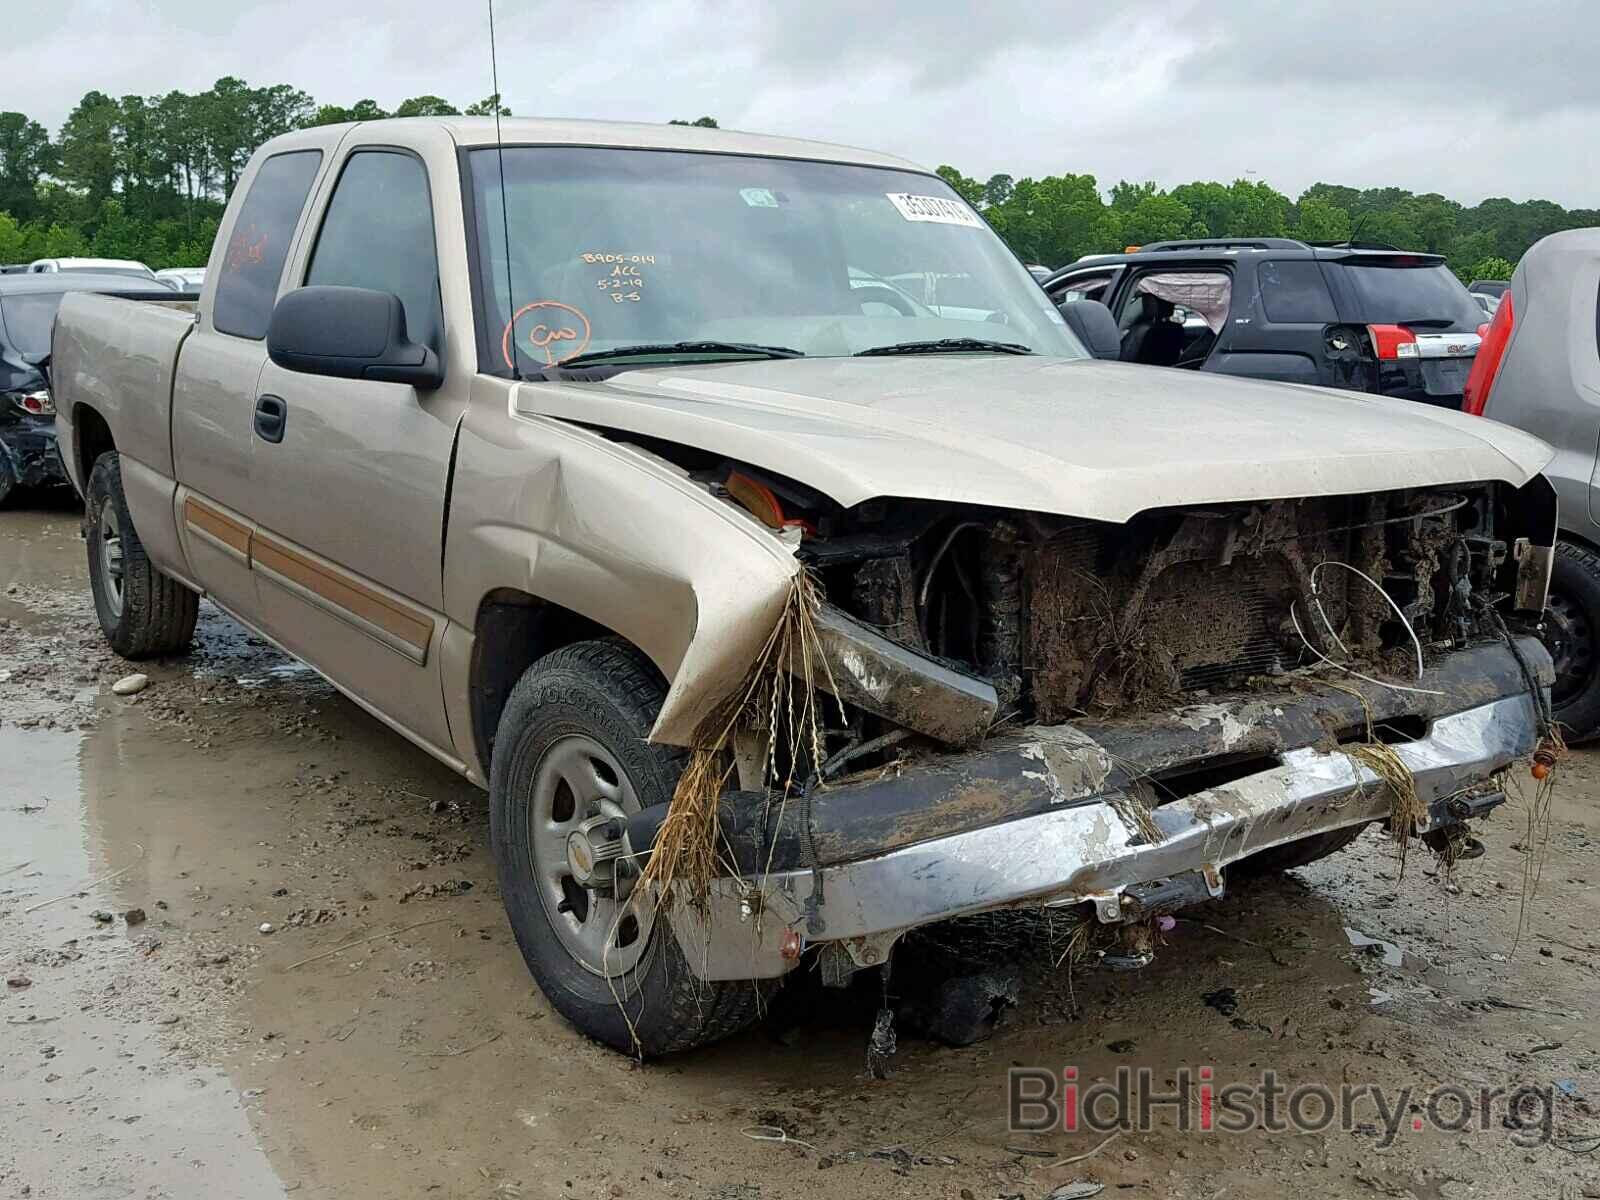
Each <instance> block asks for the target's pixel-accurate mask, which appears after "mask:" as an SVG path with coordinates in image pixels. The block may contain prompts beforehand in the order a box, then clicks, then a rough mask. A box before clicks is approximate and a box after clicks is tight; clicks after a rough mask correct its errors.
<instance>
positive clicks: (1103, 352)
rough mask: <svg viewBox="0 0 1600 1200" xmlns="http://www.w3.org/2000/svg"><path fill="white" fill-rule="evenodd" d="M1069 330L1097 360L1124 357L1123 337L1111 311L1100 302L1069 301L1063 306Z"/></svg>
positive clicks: (1062, 311) (1062, 313)
mask: <svg viewBox="0 0 1600 1200" xmlns="http://www.w3.org/2000/svg"><path fill="white" fill-rule="evenodd" d="M1060 307H1061V316H1062V317H1063V318H1064V319H1065V320H1066V322H1067V328H1068V329H1070V330H1072V332H1073V333H1075V334H1077V335H1078V340H1079V341H1080V342H1082V343H1083V345H1084V348H1085V349H1087V350H1088V351H1089V353H1090V354H1092V355H1094V356H1095V357H1096V358H1110V359H1116V358H1120V357H1122V335H1121V334H1120V333H1119V332H1117V320H1116V318H1115V317H1113V316H1112V315H1111V310H1110V309H1109V308H1107V307H1106V306H1105V305H1104V304H1101V303H1100V301H1098V300H1068V301H1067V302H1066V303H1065V304H1063V305H1061V306H1060Z"/></svg>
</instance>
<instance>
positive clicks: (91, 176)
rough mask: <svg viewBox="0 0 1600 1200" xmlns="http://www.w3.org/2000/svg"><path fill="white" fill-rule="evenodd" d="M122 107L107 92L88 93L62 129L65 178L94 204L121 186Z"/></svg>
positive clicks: (61, 150)
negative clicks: (119, 159) (119, 183)
mask: <svg viewBox="0 0 1600 1200" xmlns="http://www.w3.org/2000/svg"><path fill="white" fill-rule="evenodd" d="M121 120H122V108H121V106H120V105H119V104H118V103H117V102H116V101H115V100H113V99H112V98H111V97H110V96H108V95H106V94H105V93H104V92H87V93H85V94H84V97H83V99H82V100H79V101H78V104H77V107H76V108H74V109H73V110H72V111H71V112H70V113H69V114H67V120H66V123H65V124H64V125H62V127H61V140H60V157H61V166H60V171H61V176H62V178H63V179H65V180H66V181H67V182H68V183H70V184H72V185H73V186H74V187H77V188H79V189H81V190H82V191H83V192H85V193H87V195H88V196H89V199H90V201H91V202H92V203H94V204H99V203H100V201H102V200H104V199H107V198H108V197H109V196H110V195H111V193H112V192H113V191H114V190H115V189H116V185H117V174H118V172H117V155H118V152H119V150H120V147H119V146H118V140H119V138H118V135H119V133H120V126H121Z"/></svg>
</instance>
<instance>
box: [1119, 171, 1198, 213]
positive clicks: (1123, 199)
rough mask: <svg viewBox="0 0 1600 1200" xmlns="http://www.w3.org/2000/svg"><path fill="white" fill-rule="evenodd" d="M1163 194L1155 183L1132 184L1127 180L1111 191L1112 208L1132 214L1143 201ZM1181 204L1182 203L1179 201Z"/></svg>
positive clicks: (1121, 181) (1120, 182) (1120, 181)
mask: <svg viewBox="0 0 1600 1200" xmlns="http://www.w3.org/2000/svg"><path fill="white" fill-rule="evenodd" d="M1159 194H1161V188H1160V187H1159V186H1157V185H1156V184H1155V183H1153V182H1146V183H1130V182H1128V181H1127V180H1126V179H1122V180H1119V181H1118V182H1117V183H1116V185H1115V186H1113V187H1112V189H1111V207H1112V208H1114V209H1116V210H1117V211H1118V212H1132V211H1133V210H1134V209H1136V208H1138V207H1139V202H1140V201H1141V200H1148V199H1149V198H1150V197H1152V196H1156V195H1159ZM1179 203H1180V204H1181V203H1182V201H1179Z"/></svg>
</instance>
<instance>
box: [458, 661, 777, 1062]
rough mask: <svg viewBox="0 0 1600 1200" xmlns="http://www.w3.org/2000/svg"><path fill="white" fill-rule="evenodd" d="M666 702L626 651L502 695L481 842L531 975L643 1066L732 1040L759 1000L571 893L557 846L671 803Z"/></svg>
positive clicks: (646, 926)
mask: <svg viewBox="0 0 1600 1200" xmlns="http://www.w3.org/2000/svg"><path fill="white" fill-rule="evenodd" d="M665 696H666V682H665V681H664V680H663V679H662V678H661V674H660V672H659V671H657V670H656V668H655V666H654V665H653V664H652V663H651V662H650V660H649V659H648V658H646V657H645V656H644V654H642V653H641V652H640V651H638V650H636V649H634V648H633V647H632V646H628V645H626V644H624V643H622V642H619V641H590V642H578V643H576V644H574V645H571V646H566V647H564V648H562V649H560V650H557V651H554V652H553V653H551V654H549V655H546V656H545V657H544V658H542V659H540V660H539V661H538V662H536V663H534V664H533V666H531V667H529V668H528V670H527V671H526V672H525V673H524V674H523V676H522V678H521V680H519V681H518V683H517V686H516V687H515V688H513V689H512V692H511V695H510V697H509V698H508V699H507V701H506V707H505V711H504V713H503V714H502V715H501V718H500V726H499V731H498V733H497V734H496V736H495V742H494V754H493V761H492V763H491V766H490V772H489V775H490V780H489V833H490V841H491V843H492V846H493V849H494V855H495V861H496V864H497V866H498V868H499V875H500V891H501V895H502V897H503V898H504V901H505V906H506V914H507V916H508V917H509V918H510V920H511V928H512V932H513V933H514V934H515V935H516V939H517V945H518V946H519V947H520V948H521V950H522V957H523V959H524V961H526V962H527V964H528V970H529V971H531V972H532V973H533V977H534V979H535V980H536V981H537V983H538V984H539V987H540V989H541V990H542V991H543V992H544V994H545V996H546V997H547V998H548V999H549V1000H550V1003H551V1004H553V1005H554V1006H555V1007H556V1009H557V1010H558V1011H559V1012H560V1013H561V1015H562V1016H564V1017H566V1019H567V1020H568V1021H570V1022H572V1024H573V1025H575V1026H577V1028H578V1030H579V1031H580V1032H582V1033H584V1034H586V1035H587V1036H589V1037H591V1038H593V1039H594V1040H595V1041H597V1042H603V1043H605V1044H606V1045H607V1046H610V1047H612V1048H613V1049H615V1050H620V1051H622V1052H624V1053H627V1054H637V1055H639V1056H640V1057H649V1056H653V1055H658V1054H669V1053H672V1052H674V1051H678V1050H688V1049H691V1048H693V1047H695V1046H702V1045H705V1044H706V1043H708V1042H713V1041H716V1040H718V1039H719V1038H724V1037H727V1036H728V1035H729V1034H732V1033H736V1032H738V1031H739V1030H741V1029H743V1028H745V1027H746V1026H747V1025H749V1024H751V1023H752V1022H753V1021H755V1019H756V1018H757V1016H759V1015H760V1010H761V1001H762V998H763V995H764V991H765V990H766V989H765V988H764V986H763V983H758V982H751V981H733V982H704V981H702V980H700V979H699V978H698V977H697V976H696V975H695V974H694V972H693V971H692V970H691V969H690V967H689V964H688V961H687V960H686V959H685V958H684V954H683V951H682V950H681V949H680V948H679V946H678V940H677V938H676V937H675V936H674V935H673V933H672V930H671V928H670V927H669V925H668V921H667V916H666V913H665V912H660V913H654V914H652V912H651V910H650V908H649V907H648V902H647V901H645V902H643V903H636V904H628V903H619V902H617V901H615V900H610V899H607V898H606V897H605V895H604V894H603V893H601V892H595V891H592V890H588V889H585V888H583V887H581V885H579V884H578V883H577V880H576V877H575V876H574V874H573V872H572V869H571V866H570V863H569V860H568V859H567V856H566V851H565V847H566V844H567V843H566V838H567V837H568V836H569V834H570V833H571V831H572V830H574V829H576V827H577V826H578V825H579V824H580V823H581V822H583V821H584V820H585V819H586V818H588V817H590V816H591V815H594V814H599V815H604V816H618V815H621V814H625V813H628V812H633V811H637V810H638V809H640V808H648V807H650V806H651V805H655V804H661V803H664V802H666V801H668V800H670V799H671V797H672V792H673V789H674V788H675V787H676V786H677V782H678V776H679V775H680V774H682V772H683V767H684V761H685V757H686V755H685V752H684V751H683V750H681V749H679V748H676V747H672V746H658V745H653V744H652V743H651V742H650V741H649V736H650V729H651V726H652V725H654V723H655V718H656V714H657V712H659V711H660V708H661V702H662V700H663V699H664V698H665ZM563 789H564V790H563ZM641 900H642V897H641ZM630 919H631V920H633V922H634V925H633V927H632V928H633V937H632V938H631V939H628V940H625V938H626V932H625V930H626V924H625V922H626V921H628V920H630Z"/></svg>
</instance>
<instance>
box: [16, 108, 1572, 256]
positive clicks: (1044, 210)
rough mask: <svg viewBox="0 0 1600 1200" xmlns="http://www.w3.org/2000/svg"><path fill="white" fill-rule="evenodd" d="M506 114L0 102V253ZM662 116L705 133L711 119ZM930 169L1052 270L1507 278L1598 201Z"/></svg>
mask: <svg viewBox="0 0 1600 1200" xmlns="http://www.w3.org/2000/svg"><path fill="white" fill-rule="evenodd" d="M496 112H498V113H499V114H500V115H502V116H510V115H511V110H510V109H509V108H507V107H505V106H504V105H503V104H502V103H501V101H500V97H498V96H488V97H485V98H484V99H482V100H479V101H477V102H475V103H473V104H469V105H467V106H465V107H464V108H462V109H457V108H456V107H455V106H454V105H453V104H451V103H450V102H449V101H448V100H445V99H444V98H443V97H440V96H432V95H423V96H413V97H411V98H410V99H408V100H405V101H402V102H401V103H400V104H399V105H397V106H396V107H395V108H394V110H393V111H389V110H386V109H384V108H383V107H382V106H381V105H379V104H378V103H377V102H376V101H373V100H358V101H356V102H355V103H354V104H352V105H349V106H348V107H347V106H343V105H337V104H318V103H317V102H316V101H315V100H313V99H312V97H311V96H310V95H308V94H307V93H306V92H304V91H302V90H300V89H299V88H295V87H291V86H289V85H288V84H281V83H280V84H272V85H269V86H266V87H252V86H251V85H250V84H248V83H246V82H245V81H244V80H242V79H238V78H235V77H233V76H225V77H224V78H222V79H219V80H217V81H216V83H214V84H213V85H212V86H211V87H210V88H208V89H206V90H205V91H203V92H198V93H189V92H182V91H176V90H175V91H170V92H167V93H165V94H163V95H156V96H137V95H128V96H120V97H118V96H110V95H107V94H106V93H104V92H99V91H92V92H89V93H87V94H85V95H84V97H83V98H82V99H81V100H80V101H79V102H78V104H77V106H76V107H75V108H73V110H72V112H71V113H69V114H68V116H67V119H66V120H65V121H64V122H63V123H62V126H61V128H60V130H59V131H58V132H57V133H56V135H55V136H54V137H52V136H51V135H50V132H49V131H48V130H47V129H46V128H45V127H44V126H43V125H42V124H40V123H39V122H38V121H36V120H33V119H32V118H30V117H29V116H27V115H26V114H24V113H20V112H0V262H5V263H14V262H27V261H29V260H31V259H35V258H55V257H63V256H69V255H85V254H87V255H94V256H97V257H103V258H134V259H139V260H141V261H143V262H146V263H148V264H150V265H151V266H152V267H157V268H160V267H164V266H196V265H199V264H202V263H204V262H205V261H206V259H207V257H208V256H209V253H210V250H211V239H212V237H213V236H214V234H215V233H216V228H217V222H218V220H219V219H220V218H221V215H222V208H223V205H224V204H225V203H226V201H227V198H228V195H229V193H230V192H231V191H232V190H233V186H234V184H235V183H236V182H237V180H238V178H239V174H240V172H242V171H243V170H244V167H245V164H246V163H247V162H248V161H249V160H250V155H251V153H253V152H254V150H255V148H256V147H257V146H259V145H260V144H261V143H262V142H264V141H266V140H267V139H269V138H272V137H276V136H277V135H278V134H280V133H286V132H288V131H289V130H292V129H300V128H304V127H306V126H311V125H327V124H332V123H335V122H341V121H366V120H377V119H379V118H382V117H388V116H397V117H409V116H450V115H455V114H457V113H461V114H464V115H468V116H492V115H494V114H495V113H496ZM673 123H674V124H694V125H702V126H709V127H712V128H715V127H716V124H717V122H716V120H715V118H713V117H700V118H698V119H696V120H694V121H692V122H691V121H675V122H673ZM939 174H940V175H941V176H943V177H944V179H945V180H946V181H948V182H949V183H950V185H951V186H952V187H953V188H955V190H956V191H957V192H959V193H960V194H961V195H962V196H963V197H964V198H965V199H966V200H967V201H968V202H969V203H971V204H972V205H973V206H974V207H976V208H978V209H979V210H981V211H982V212H983V214H984V216H985V217H987V218H988V220H989V222H990V223H991V224H992V225H993V226H994V227H995V229H996V230H997V231H998V232H999V234H1000V236H1001V237H1003V238H1005V239H1006V241H1007V242H1008V243H1009V244H1010V245H1011V247H1012V248H1013V249H1014V250H1015V251H1016V252H1017V254H1018V255H1020V256H1021V257H1022V258H1023V259H1025V260H1026V261H1028V262H1038V263H1044V264H1046V265H1047V266H1052V267H1056V266H1062V265H1064V264H1066V263H1069V262H1072V261H1073V260H1074V259H1076V258H1078V257H1079V256H1080V255H1083V254H1098V253H1106V252H1110V251H1116V250H1121V249H1123V248H1124V247H1126V246H1130V245H1142V244H1144V243H1147V242H1153V241H1160V240H1164V239H1168V238H1179V237H1272V236H1281V237H1298V238H1303V239H1305V240H1308V241H1343V240H1346V239H1355V240H1359V241H1372V242H1385V243H1389V244H1391V245H1395V246H1399V247H1401V248H1402V249H1407V250H1421V251H1426V252H1428V253H1433V254H1442V255H1444V256H1445V257H1446V259H1447V260H1448V261H1449V263H1450V266H1451V267H1452V268H1453V269H1454V270H1455V271H1456V273H1457V274H1459V275H1461V276H1462V277H1463V278H1467V279H1470V278H1474V277H1476V278H1497V279H1503V278H1505V277H1507V276H1508V275H1509V274H1510V273H1511V270H1512V268H1513V266H1514V264H1515V263H1516V261H1517V259H1519V258H1520V257H1521V256H1522V253H1523V251H1524V250H1526V249H1527V248H1528V247H1529V246H1531V245H1532V244H1533V243H1534V242H1536V241H1538V240H1539V238H1541V237H1544V236H1545V235H1546V234H1549V233H1554V232H1555V231H1557V230H1560V229H1570V228H1574V227H1577V226H1586V225H1600V210H1596V209H1592V208H1591V209H1565V208H1562V207H1561V206H1560V205H1559V204H1554V203H1552V202H1551V201H1548V200H1527V201H1521V202H1517V201H1512V200H1507V199H1501V198H1495V199H1488V200H1484V201H1482V202H1481V203H1479V204H1477V205H1474V206H1472V207H1467V206H1465V205H1462V204H1460V203H1458V202H1456V201H1454V200H1449V199H1446V198H1445V197H1444V196H1441V195H1439V194H1438V193H1436V192H1428V193H1424V194H1421V195H1418V194H1415V193H1412V192H1409V191H1405V190H1404V189H1401V188H1366V189H1357V188H1351V187H1342V186H1339V185H1337V184H1330V183H1317V184H1313V185H1312V186H1311V187H1309V188H1307V189H1306V190H1305V191H1304V192H1302V193H1301V194H1300V196H1299V197H1298V198H1297V199H1293V200H1291V199H1290V198H1289V197H1288V196H1287V195H1285V194H1284V193H1282V192H1279V191H1277V190H1276V189H1274V188H1273V187H1271V186H1270V185H1269V184H1267V183H1265V182H1262V181H1260V180H1253V179H1237V180H1234V181H1233V182H1232V183H1228V184H1224V183H1219V182H1215V181H1196V182H1194V183H1186V184H1181V185H1179V186H1177V187H1172V188H1162V187H1159V186H1158V185H1157V184H1155V183H1151V182H1144V183H1132V182H1128V181H1126V180H1124V181H1122V182H1119V183H1117V184H1116V185H1115V186H1114V187H1112V188H1111V189H1110V192H1109V194H1106V193H1102V191H1101V189H1100V186H1099V184H1098V183H1097V182H1096V180H1095V177H1094V176H1093V175H1073V174H1063V175H1050V176H1045V177H1044V178H1041V179H1033V178H1023V179H1016V178H1014V177H1013V176H1011V175H1006V174H997V175H992V176H990V177H989V179H988V180H986V181H979V180H977V179H973V178H969V177H967V176H966V175H963V174H962V173H961V172H960V171H959V170H957V169H956V168H955V167H951V166H942V167H940V168H939Z"/></svg>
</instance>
